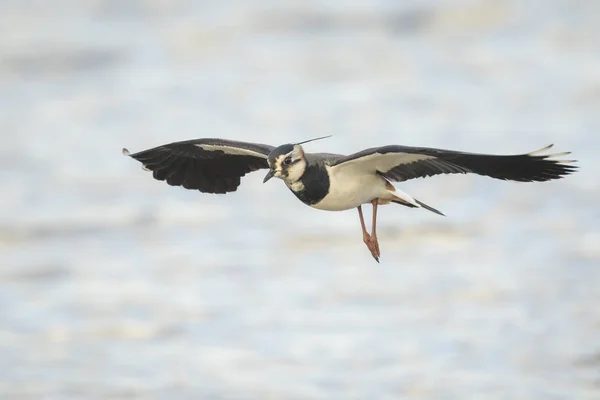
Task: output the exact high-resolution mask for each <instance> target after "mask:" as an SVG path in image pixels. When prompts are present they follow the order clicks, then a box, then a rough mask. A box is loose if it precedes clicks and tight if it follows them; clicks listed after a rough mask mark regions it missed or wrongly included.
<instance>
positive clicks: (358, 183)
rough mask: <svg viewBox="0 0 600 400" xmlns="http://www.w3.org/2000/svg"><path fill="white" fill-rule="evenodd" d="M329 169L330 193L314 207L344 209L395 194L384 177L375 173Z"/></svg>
mask: <svg viewBox="0 0 600 400" xmlns="http://www.w3.org/2000/svg"><path fill="white" fill-rule="evenodd" d="M326 168H327V169H328V170H329V173H330V176H329V193H328V194H327V196H325V197H324V198H323V200H321V201H320V202H318V203H316V204H313V205H312V207H314V208H317V209H319V210H327V211H343V210H350V209H352V208H356V207H358V206H359V205H361V204H365V203H369V202H371V200H373V199H377V198H380V199H391V198H392V197H393V196H392V195H391V193H390V191H389V190H388V189H387V188H386V181H385V179H383V177H381V176H379V175H376V174H373V173H366V174H355V173H351V174H346V173H343V172H342V173H336V172H337V171H336V169H333V170H332V169H330V167H326Z"/></svg>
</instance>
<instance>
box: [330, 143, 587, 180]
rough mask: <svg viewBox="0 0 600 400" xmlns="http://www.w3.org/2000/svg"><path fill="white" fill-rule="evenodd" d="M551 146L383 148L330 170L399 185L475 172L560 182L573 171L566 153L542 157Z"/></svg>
mask: <svg viewBox="0 0 600 400" xmlns="http://www.w3.org/2000/svg"><path fill="white" fill-rule="evenodd" d="M551 147H552V145H550V146H546V147H544V148H543V149H540V150H537V151H533V152H531V153H526V154H519V155H491V154H477V153H464V152H458V151H452V150H443V149H432V148H426V147H409V146H383V147H377V148H372V149H367V150H363V151H360V152H358V153H355V154H351V155H349V156H346V157H344V158H342V159H339V160H337V161H336V162H335V163H334V164H333V165H332V168H334V169H338V170H339V171H341V170H345V169H348V171H352V172H354V173H360V172H365V171H367V172H373V173H379V174H381V175H383V176H384V177H386V178H387V179H389V180H391V181H396V182H401V181H406V180H409V179H414V178H422V177H427V176H433V175H438V174H457V173H460V174H467V173H474V174H478V175H485V176H489V177H492V178H496V179H502V180H511V181H520V182H533V181H537V182H543V181H548V180H552V179H559V178H561V177H563V176H565V175H568V174H570V173H572V172H574V171H575V170H576V168H577V167H576V166H572V165H568V164H569V163H571V162H574V161H573V160H561V159H558V157H562V156H565V155H567V154H569V153H568V152H565V153H556V154H544V153H545V152H546V151H547V150H549V149H550V148H551Z"/></svg>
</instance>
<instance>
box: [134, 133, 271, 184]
mask: <svg viewBox="0 0 600 400" xmlns="http://www.w3.org/2000/svg"><path fill="white" fill-rule="evenodd" d="M273 149H274V147H273V146H269V145H265V144H258V143H247V142H237V141H232V140H223V139H195V140H187V141H183V142H174V143H170V144H165V145H163V146H158V147H154V148H152V149H148V150H143V151H140V152H138V153H134V154H130V153H129V150H127V149H123V154H125V155H127V156H130V157H132V158H134V159H136V160H138V161H139V162H141V163H142V165H143V167H144V169H146V170H150V171H152V172H153V173H152V176H153V177H154V178H155V179H157V180H160V181H166V182H167V183H168V184H169V185H171V186H183V187H184V188H186V189H197V190H199V191H201V192H204V193H227V192H234V191H235V190H236V189H237V188H238V186H239V185H240V178H241V177H242V176H244V175H246V174H247V173H248V172H252V171H256V170H258V169H263V168H265V169H266V168H269V164H268V163H267V156H268V155H269V153H270V152H271V150H273Z"/></svg>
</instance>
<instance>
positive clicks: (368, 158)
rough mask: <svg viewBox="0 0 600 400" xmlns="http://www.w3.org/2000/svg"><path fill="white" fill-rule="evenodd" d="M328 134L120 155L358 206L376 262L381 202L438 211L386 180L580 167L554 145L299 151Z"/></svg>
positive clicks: (186, 144) (505, 176)
mask: <svg viewBox="0 0 600 400" xmlns="http://www.w3.org/2000/svg"><path fill="white" fill-rule="evenodd" d="M326 137H329V136H324V137H320V138H316V139H311V140H307V141H304V142H300V143H289V144H284V145H281V146H278V147H274V146H269V145H266V144H259V143H249V142H238V141H232V140H225V139H195V140H187V141H182V142H174V143H170V144H165V145H162V146H158V147H154V148H152V149H148V150H143V151H140V152H138V153H134V154H131V153H130V152H129V151H128V150H127V149H123V154H125V155H127V156H131V157H132V158H134V159H136V160H137V161H139V162H141V163H142V165H143V167H144V169H146V170H149V171H152V176H153V177H154V178H155V179H157V180H160V181H166V182H167V183H168V184H169V185H171V186H183V187H184V188H186V189H192V190H199V191H201V192H203V193H228V192H234V191H236V190H237V188H238V186H239V185H240V179H241V178H242V177H243V176H244V175H246V174H247V173H249V172H252V171H256V170H259V169H266V170H268V171H267V174H266V176H265V178H264V180H263V182H267V181H268V180H270V179H271V178H273V177H275V178H279V179H281V180H283V182H284V183H285V184H286V186H287V187H288V188H289V189H290V190H291V191H292V193H294V194H295V195H296V197H297V198H298V199H299V200H300V201H302V202H303V203H304V204H306V205H308V206H311V207H313V208H316V209H319V210H326V211H342V210H350V209H353V208H356V209H357V210H358V217H359V219H360V225H361V228H362V235H363V242H364V243H365V244H366V246H367V248H368V249H369V251H370V252H371V255H372V256H373V258H375V260H376V261H377V262H379V257H380V256H381V252H380V250H379V242H378V241H377V230H376V225H377V207H378V206H379V205H383V204H390V203H395V204H400V205H403V206H407V207H412V208H423V209H426V210H429V211H431V212H434V213H436V214H439V215H443V214H442V213H441V212H440V211H438V210H436V209H435V208H433V207H431V206H428V205H427V204H425V203H423V202H421V201H419V200H417V199H415V198H414V197H412V196H410V195H408V194H407V193H404V192H402V191H400V190H399V189H397V188H396V187H394V185H392V183H391V182H403V181H406V180H409V179H414V178H423V177H428V176H433V175H438V174H467V173H473V174H478V175H485V176H489V177H491V178H495V179H502V180H509V181H519V182H544V181H549V180H553V179H559V178H562V177H563V176H565V175H569V174H571V173H573V172H574V171H575V170H576V168H577V167H576V166H574V165H571V163H573V162H575V161H574V160H564V159H560V157H563V156H566V155H567V154H570V153H569V152H564V153H555V154H548V153H547V151H548V150H550V148H551V147H552V145H549V146H546V147H544V148H542V149H540V150H536V151H533V152H530V153H526V154H518V155H490V154H477V153H465V152H460V151H452V150H442V149H434V148H426V147H409V146H397V145H389V146H383V147H374V148H370V149H366V150H362V151H359V152H358V153H354V154H350V155H347V156H344V155H340V154H329V153H306V152H304V149H303V147H302V145H303V144H305V143H308V142H311V141H314V140H319V139H324V138H326ZM368 203H371V205H372V206H373V213H372V221H371V233H370V234H369V233H368V232H367V229H366V227H365V221H364V218H363V213H362V205H363V204H368Z"/></svg>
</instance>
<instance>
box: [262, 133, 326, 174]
mask: <svg viewBox="0 0 600 400" xmlns="http://www.w3.org/2000/svg"><path fill="white" fill-rule="evenodd" d="M329 136H331V135H329ZM329 136H323V137H318V138H316V139H310V140H305V141H304V142H300V143H296V144H292V143H288V144H284V145H281V146H279V147H276V148H274V149H273V151H271V153H270V154H269V156H268V159H267V161H268V162H269V172H267V175H266V176H265V179H263V183H265V182H267V181H268V180H269V179H271V178H273V177H276V178H280V179H283V180H284V181H285V182H286V183H288V184H291V183H294V182H296V181H298V179H300V178H301V177H302V175H303V174H304V171H305V170H306V164H307V163H306V156H305V155H304V150H303V149H302V146H301V145H303V144H304V143H308V142H312V141H314V140H319V139H325V138H328V137H329Z"/></svg>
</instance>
